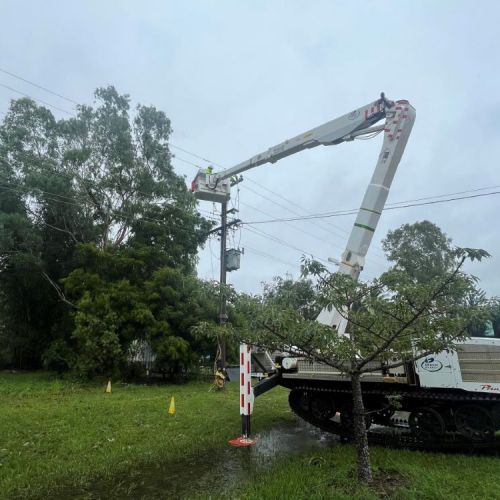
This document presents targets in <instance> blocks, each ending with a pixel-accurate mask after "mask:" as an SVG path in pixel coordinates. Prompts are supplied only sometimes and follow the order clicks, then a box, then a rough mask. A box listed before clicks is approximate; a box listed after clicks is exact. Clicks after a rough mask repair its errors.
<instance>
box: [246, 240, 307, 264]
mask: <svg viewBox="0 0 500 500" xmlns="http://www.w3.org/2000/svg"><path fill="white" fill-rule="evenodd" d="M244 248H245V250H249V251H250V252H251V253H254V254H256V255H259V256H261V257H266V258H268V259H271V260H274V261H276V262H281V263H282V264H285V265H287V266H291V267H299V264H292V263H291V262H288V261H286V260H283V259H280V258H279V257H276V256H273V255H271V254H268V253H266V252H262V251H261V250H257V249H255V248H252V247H249V246H248V245H244Z"/></svg>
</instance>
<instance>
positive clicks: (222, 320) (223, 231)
mask: <svg viewBox="0 0 500 500" xmlns="http://www.w3.org/2000/svg"><path fill="white" fill-rule="evenodd" d="M220 225H221V227H220V280H219V283H220V308H219V324H220V325H221V326H224V325H225V324H226V323H227V313H226V290H225V287H226V240H227V201H224V202H223V203H222V207H221V222H220ZM219 347H220V364H221V368H222V369H223V370H224V369H225V368H226V339H225V338H224V336H223V335H221V336H220V337H219Z"/></svg>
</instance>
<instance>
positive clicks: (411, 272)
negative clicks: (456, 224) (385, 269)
mask: <svg viewBox="0 0 500 500" xmlns="http://www.w3.org/2000/svg"><path fill="white" fill-rule="evenodd" d="M451 243H452V240H451V238H448V237H447V236H446V234H444V233H443V232H442V231H441V229H440V228H439V227H438V226H436V225H435V224H433V223H432V222H429V221H428V220H424V221H421V222H415V223H413V224H403V225H402V226H401V227H399V228H398V229H395V230H394V231H389V232H388V233H387V236H386V237H385V238H384V239H383V240H382V247H383V249H384V251H385V253H386V255H387V258H388V260H389V262H392V263H393V268H394V269H395V270H398V271H402V272H404V273H405V274H406V275H407V276H409V277H410V278H412V279H413V280H416V281H418V282H425V281H429V280H431V279H434V278H437V277H439V276H442V275H443V274H445V273H446V272H449V271H450V270H451V269H453V265H454V262H455V259H454V256H455V251H454V248H453V246H452V244H451Z"/></svg>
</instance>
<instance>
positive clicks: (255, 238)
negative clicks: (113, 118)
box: [0, 0, 500, 294]
mask: <svg viewBox="0 0 500 500" xmlns="http://www.w3.org/2000/svg"><path fill="white" fill-rule="evenodd" d="M499 16H500V2H497V1H475V2H460V1H445V0H434V1H418V2H417V1H403V0H399V1H393V2H391V1H380V0H377V1H352V0H351V1H349V2H346V1H333V0H329V1H312V0H309V1H307V2H306V1H293V0H288V1H266V2H264V1H255V0H253V1H236V0H233V1H215V0H212V1H189V0H185V1H183V2H180V1H179V2H173V1H164V0H163V1H142V2H138V1H128V2H127V1H71V2H63V1H48V0H44V1H43V2H41V1H35V0H33V1H29V2H28V1H21V0H15V1H8V0H2V1H1V3H0V19H1V20H2V30H1V31H0V46H1V47H2V57H1V58H0V61H1V62H0V67H1V68H2V69H4V70H7V71H10V72H12V73H15V74H17V75H20V76H23V77H24V78H26V79H29V80H31V81H33V82H36V83H38V84H40V85H43V86H45V87H48V88H50V89H51V90H53V91H55V92H58V93H60V94H61V95H64V96H67V97H69V98H71V99H74V100H76V101H78V102H82V103H90V102H91V101H92V93H93V91H94V89H95V88H96V87H99V86H105V85H108V84H113V85H115V86H116V87H117V89H118V90H119V91H120V92H122V93H128V94H130V96H131V97H132V100H133V103H137V102H140V103H142V104H152V105H154V106H156V107H157V108H159V109H161V110H164V111H165V112H166V113H167V115H168V116H169V118H170V119H171V121H172V125H173V128H174V133H173V136H172V143H173V144H175V145H176V146H179V147H182V148H184V149H186V150H188V151H190V152H192V153H195V154H198V155H199V156H202V157H203V158H207V159H209V160H210V161H211V162H214V163H217V164H220V165H223V166H224V167H229V166H232V165H234V164H236V163H239V162H241V161H243V160H246V159H247V158H249V157H250V156H252V155H254V154H256V153H260V152H262V151H264V150H265V149H267V148H268V147H270V146H273V145H275V144H277V143H279V142H281V141H283V140H285V139H288V138H290V137H293V136H295V135H297V134H299V133H301V132H304V131H306V130H308V129H309V128H312V127H315V126H317V125H320V124H322V123H324V122H326V121H328V120H330V119H332V118H336V117H338V116H339V115H342V114H344V113H346V112H349V111H351V110H353V109H355V108H358V107H360V106H362V105H364V104H367V103H369V102H371V101H373V100H375V99H376V98H377V97H378V96H379V94H380V92H381V91H384V92H385V93H386V95H387V96H388V97H389V98H390V99H394V100H397V99H408V100H409V101H410V102H411V103H412V105H413V106H414V107H415V108H416V110H417V119H416V123H415V126H414V128H413V133H412V135H411V136H410V139H409V142H408V146H407V149H406V152H405V154H404V156H403V159H402V161H401V164H400V166H399V170H398V173H397V174H396V178H395V180H394V183H393V186H392V190H391V193H390V195H389V199H388V203H391V202H396V201H402V200H410V199H415V198H422V197H427V196H434V195H441V194H447V193H455V192H461V191H469V190H476V189H480V188H485V187H490V189H485V190H481V191H476V192H475V193H465V194H481V193H488V192H493V191H498V190H500V188H499V187H497V188H494V187H492V186H498V185H500V172H499V158H500V141H499V129H500V125H499V119H498V117H499V116H500V81H499V80H500V69H499V54H500V30H499V29H498V20H499V18H500V17H499ZM0 84H3V85H8V86H9V87H12V88H14V89H17V90H18V91H21V92H25V93H27V94H29V95H31V96H33V97H36V98H39V99H43V100H45V101H47V102H49V103H51V104H53V105H55V106H58V107H60V108H64V109H67V110H69V111H71V103H69V102H65V101H64V100H62V99H59V98H57V97H55V96H52V95H50V94H47V93H44V92H43V91H41V90H39V89H36V88H34V87H32V86H30V85H28V84H26V83H23V82H22V81H19V80H16V79H15V78H12V77H9V76H7V75H5V74H0ZM17 97H19V95H18V94H15V93H14V92H13V91H12V90H7V89H6V88H4V87H1V86H0V112H5V111H6V110H7V108H8V106H9V101H10V99H12V98H17ZM54 114H55V115H56V116H58V117H64V116H65V115H64V114H63V113H62V112H58V111H54ZM381 142H382V138H381V136H379V137H377V138H375V139H373V140H370V141H354V142H352V143H348V144H343V145H340V146H334V147H318V148H315V149H313V150H310V151H307V152H304V153H299V154H296V155H294V156H293V157H290V158H288V159H285V160H282V161H280V162H278V163H276V164H274V165H269V166H261V167H258V168H256V169H254V170H251V171H250V172H248V173H247V174H246V175H245V181H244V182H243V183H241V184H240V185H239V187H240V191H239V210H240V212H239V215H238V217H239V218H241V219H243V220H246V221H256V220H263V219H269V218H277V217H278V218H279V217H283V216H293V215H294V213H300V214H304V213H317V212H327V211H334V210H339V209H351V208H357V207H359V205H360V202H361V199H362V196H363V193H364V190H365V188H366V186H367V183H368V182H369V179H370V177H371V174H372V171H373V168H374V166H375V163H376V160H377V156H378V153H379V150H380V146H381ZM172 152H173V153H175V154H176V156H177V157H176V158H175V159H174V164H175V167H176V170H177V171H178V172H179V173H181V174H183V175H185V176H186V178H187V181H190V180H191V178H192V177H193V175H194V174H195V173H196V168H195V167H194V166H193V165H190V164H189V163H186V161H185V160H187V161H188V162H192V163H195V164H198V165H203V166H205V165H206V163H205V162H203V161H201V160H199V159H198V158H196V157H194V156H192V155H190V154H188V153H184V152H182V151H180V150H179V149H175V148H172ZM264 188H266V189H267V190H265V189H264ZM236 195H237V193H236V190H234V189H233V201H234V203H235V205H236V206H237V205H238V203H237V201H238V200H237V198H238V197H237V196H236ZM287 200H289V201H287ZM290 202H292V203H290ZM499 208H500V195H492V196H484V197H479V198H474V199H468V200H460V201H455V202H452V203H446V204H437V205H429V206H420V207H413V208H406V209H401V210H391V211H387V212H385V213H384V214H383V215H382V218H381V221H380V224H379V227H378V230H377V233H376V234H375V238H374V241H373V243H372V248H371V249H370V251H369V253H368V260H367V264H366V268H365V272H364V273H363V276H364V277H366V278H369V277H373V276H375V275H377V274H379V273H380V272H382V271H383V270H385V269H386V268H387V263H386V262H385V259H384V257H383V253H382V250H381V245H380V240H381V239H382V238H383V237H384V235H385V234H386V233H387V231H388V230H390V229H395V228H397V227H398V226H400V225H401V224H403V223H412V222H415V221H417V220H423V219H428V220H431V221H433V222H435V223H436V224H437V225H438V226H440V227H441V228H442V229H443V230H444V231H445V232H446V234H447V235H448V236H450V237H451V238H453V241H454V242H455V243H456V244H457V245H461V246H469V247H480V248H484V249H486V250H488V251H489V252H490V253H491V254H492V258H491V259H490V260H489V261H488V262H487V263H482V264H479V265H477V264H476V265H473V266H470V267H469V270H470V271H471V272H473V273H474V274H476V275H477V276H479V277H480V278H481V280H482V286H483V288H484V289H485V290H486V291H487V292H488V293H490V294H500V280H498V279H497V276H498V274H499V270H500V231H499V229H498V226H497V224H498V218H499V215H500V211H499ZM200 209H201V210H204V211H213V210H214V207H213V205H212V204H210V203H208V202H201V203H200ZM215 209H218V207H215ZM353 222H354V217H353V216H349V217H337V218H334V219H326V220H324V221H317V222H314V223H313V222H311V221H307V222H294V223H289V224H284V223H273V224H262V225H258V226H254V227H255V228H258V230H259V231H264V232H265V233H267V235H262V234H256V233H255V232H251V231H252V228H248V229H247V228H246V227H245V228H243V230H242V231H237V232H235V233H234V234H233V235H231V238H230V246H233V245H234V246H238V245H239V247H241V248H245V254H244V256H243V258H242V266H241V269H240V270H239V271H237V272H233V273H230V274H229V275H228V278H229V281H230V282H231V283H233V284H234V285H235V287H236V288H237V289H238V290H241V291H247V292H257V291H259V290H260V283H261V282H262V281H269V280H271V279H272V277H273V276H276V275H285V273H289V274H292V275H293V276H295V277H297V276H298V269H299V264H300V257H301V255H302V254H303V253H306V252H307V253H308V254H312V255H314V256H315V257H318V258H322V259H327V258H328V257H329V256H332V257H335V258H339V256H340V254H341V253H342V251H343V249H344V246H345V243H346V241H347V235H348V232H349V231H350V229H351V227H352V224H353ZM254 230H255V229H254ZM270 237H273V238H274V239H271V238H270ZM276 238H277V239H278V240H279V241H276ZM285 244H286V245H288V246H285ZM218 245H219V243H218V241H217V240H213V241H211V243H210V245H207V247H206V248H205V250H203V251H201V252H200V263H199V274H200V276H201V277H203V278H209V279H211V278H217V276H218V266H219V260H218ZM291 247H295V248H291ZM210 250H211V251H210Z"/></svg>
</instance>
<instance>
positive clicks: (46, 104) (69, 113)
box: [0, 83, 75, 116]
mask: <svg viewBox="0 0 500 500" xmlns="http://www.w3.org/2000/svg"><path fill="white" fill-rule="evenodd" d="M0 87H4V88H6V89H7V90H10V91H11V92H15V93H16V94H20V95H23V96H24V97H28V98H29V99H32V100H34V101H38V102H41V103H42V104H45V106H50V107H51V108H54V109H57V111H61V112H62V113H66V114H67V115H70V116H75V114H74V113H71V112H70V111H67V110H66V109H62V108H59V107H58V106H54V105H53V104H50V102H47V101H44V100H42V99H38V98H37V97H33V96H31V95H29V94H26V93H25V92H21V91H20V90H17V89H14V88H12V87H9V86H8V85H5V84H4V83H0Z"/></svg>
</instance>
